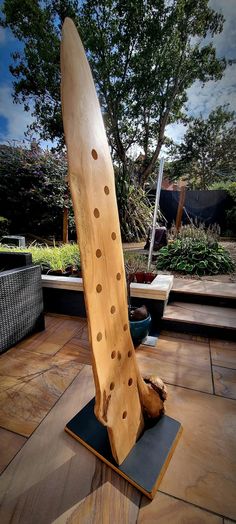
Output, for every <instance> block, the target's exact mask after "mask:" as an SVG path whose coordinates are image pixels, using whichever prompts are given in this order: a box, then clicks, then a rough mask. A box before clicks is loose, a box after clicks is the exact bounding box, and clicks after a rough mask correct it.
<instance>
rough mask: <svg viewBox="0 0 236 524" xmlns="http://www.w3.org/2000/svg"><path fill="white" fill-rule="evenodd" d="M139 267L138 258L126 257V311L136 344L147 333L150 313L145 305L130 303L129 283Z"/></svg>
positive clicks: (133, 278) (132, 280)
mask: <svg viewBox="0 0 236 524" xmlns="http://www.w3.org/2000/svg"><path fill="white" fill-rule="evenodd" d="M138 268H139V259H138V258H135V257H134V256H133V257H132V258H131V257H129V258H126V261H125V271H126V281H127V298H128V313H129V325H130V333H131V337H132V340H133V342H134V344H135V345H138V344H140V343H141V342H142V340H143V339H144V338H145V337H146V336H147V335H148V333H149V329H150V324H151V321H152V319H151V315H150V314H149V312H148V310H147V307H146V306H145V305H142V306H141V307H136V308H134V307H132V305H131V294H130V285H131V282H134V281H135V280H136V278H135V277H136V274H137V269H138Z"/></svg>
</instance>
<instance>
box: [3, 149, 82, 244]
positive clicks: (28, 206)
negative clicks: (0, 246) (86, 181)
mask: <svg viewBox="0 0 236 524" xmlns="http://www.w3.org/2000/svg"><path fill="white" fill-rule="evenodd" d="M66 174H67V165H66V160H65V158H64V157H63V155H59V154H53V153H51V152H50V151H42V150H40V149H39V148H38V147H35V146H33V147H32V148H31V149H26V148H23V147H13V146H6V145H2V146H0V203H1V211H2V213H3V215H4V216H5V217H6V218H7V219H10V220H11V231H12V232H14V233H16V232H17V233H24V234H26V233H28V234H29V233H31V234H34V235H39V236H40V237H42V236H43V235H44V236H51V235H54V236H55V237H56V238H61V235H62V213H63V207H64V205H65V203H66V202H67V197H66V193H67V190H66V184H65V175H66ZM68 206H69V208H70V210H71V227H73V222H72V220H73V219H72V216H73V214H72V207H71V203H70V201H68Z"/></svg>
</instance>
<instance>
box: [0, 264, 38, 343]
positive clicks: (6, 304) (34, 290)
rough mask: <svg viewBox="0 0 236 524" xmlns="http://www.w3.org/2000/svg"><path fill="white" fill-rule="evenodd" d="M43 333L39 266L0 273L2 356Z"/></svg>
mask: <svg viewBox="0 0 236 524" xmlns="http://www.w3.org/2000/svg"><path fill="white" fill-rule="evenodd" d="M43 329H44V312H43V293H42V283H41V269H40V266H27V265H26V267H22V268H17V269H11V270H9V271H2V272H0V353H3V352H4V351H6V350H7V349H9V348H10V347H12V346H13V345H14V344H16V343H17V342H19V341H20V340H22V339H23V338H24V337H26V336H28V335H30V334H32V333H34V332H35V331H41V330H43Z"/></svg>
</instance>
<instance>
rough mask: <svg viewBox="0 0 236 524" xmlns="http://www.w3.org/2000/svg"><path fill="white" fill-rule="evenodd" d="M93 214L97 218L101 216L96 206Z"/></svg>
mask: <svg viewBox="0 0 236 524" xmlns="http://www.w3.org/2000/svg"><path fill="white" fill-rule="evenodd" d="M93 214H94V216H95V218H99V217H100V213H99V211H98V209H97V208H96V207H95V209H94V212H93Z"/></svg>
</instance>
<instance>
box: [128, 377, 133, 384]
mask: <svg viewBox="0 0 236 524" xmlns="http://www.w3.org/2000/svg"><path fill="white" fill-rule="evenodd" d="M132 384H133V379H132V378H129V380H128V386H132Z"/></svg>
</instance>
